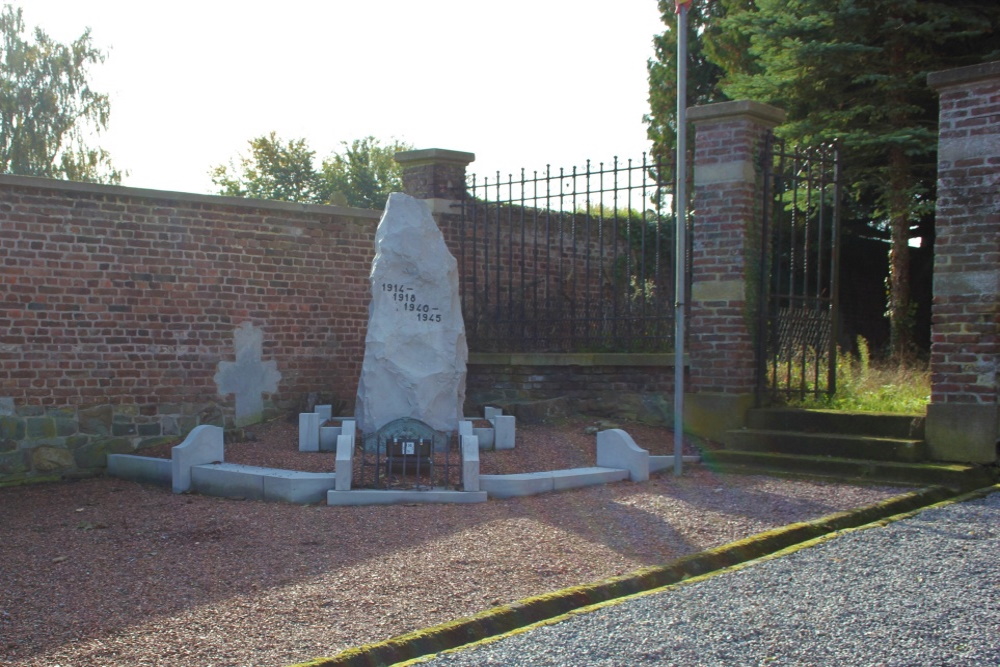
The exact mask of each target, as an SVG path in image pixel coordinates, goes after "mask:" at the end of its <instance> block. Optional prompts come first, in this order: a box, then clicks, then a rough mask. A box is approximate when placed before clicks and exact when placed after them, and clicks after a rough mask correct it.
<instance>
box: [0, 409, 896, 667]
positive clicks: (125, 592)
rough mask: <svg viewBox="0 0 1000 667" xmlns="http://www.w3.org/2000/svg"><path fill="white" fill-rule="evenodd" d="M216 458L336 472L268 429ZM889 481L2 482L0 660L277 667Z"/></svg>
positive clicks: (502, 463)
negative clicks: (322, 495) (373, 490)
mask: <svg viewBox="0 0 1000 667" xmlns="http://www.w3.org/2000/svg"><path fill="white" fill-rule="evenodd" d="M587 425H588V424H587V423H585V422H567V423H563V424H558V425H549V426H540V427H532V428H522V429H519V433H518V446H517V449H515V451H514V453H510V454H506V455H504V456H503V457H495V456H492V455H490V456H488V457H484V458H486V459H490V458H491V457H492V460H486V461H484V470H491V471H493V472H514V471H518V470H521V469H527V470H539V469H541V470H544V469H555V468H563V467H571V466H576V465H593V463H594V456H595V453H594V444H593V443H594V438H593V436H592V435H586V434H584V433H583V428H584V426H587ZM622 426H623V427H624V428H626V430H628V431H629V432H630V433H632V434H633V436H634V437H635V439H636V441H637V442H638V443H639V444H640V445H641V446H644V447H647V448H649V449H651V450H652V451H653V452H654V453H667V451H668V449H669V448H671V447H672V437H671V435H670V434H669V433H668V432H666V431H665V430H663V429H655V428H652V427H640V426H639V425H633V424H622ZM161 453H162V452H161ZM226 458H227V460H231V461H237V462H242V463H248V464H256V465H268V466H279V467H285V468H291V469H300V470H309V469H314V468H315V469H320V470H329V469H331V468H332V466H333V460H332V454H302V453H300V452H298V451H297V437H296V431H295V428H294V427H292V426H290V425H288V424H287V423H284V422H275V423H272V424H269V425H266V426H265V427H262V428H258V429H255V431H254V439H253V440H251V441H249V442H246V443H237V444H234V445H229V446H227V450H226ZM326 459H329V460H326ZM489 466H492V468H490V467H489ZM899 492H900V490H899V489H893V488H877V487H852V486H846V485H836V484H825V483H818V482H808V481H792V480H781V479H773V478H767V477H746V476H725V475H719V474H716V473H714V472H712V471H710V470H707V469H705V468H702V467H699V466H688V467H687V468H686V470H685V474H684V475H683V476H682V477H680V478H676V477H674V476H672V475H657V476H654V478H653V479H652V480H651V481H650V482H648V483H644V484H630V483H628V482H622V483H618V484H611V485H607V486H603V487H592V488H588V489H578V490H573V491H567V492H564V493H558V494H549V495H545V496H536V497H531V498H520V499H510V500H494V501H489V502H487V503H482V504H477V505H437V506H434V505H423V506H395V507H384V506H383V507H356V508H351V507H326V506H311V507H302V506H292V505H283V504H278V503H261V502H252V501H235V500H223V499H219V498H210V497H204V496H199V495H194V494H192V495H174V494H171V493H170V492H169V491H168V490H166V489H163V488H159V487H153V486H143V485H139V484H135V483H132V482H126V481H122V480H115V479H106V478H103V479H89V480H82V481H78V482H73V483H58V484H45V485H35V486H25V487H20V488H7V489H0V665H3V666H4V667H13V666H18V667H22V666H23V667H28V666H31V667H42V666H45V667H53V666H61V667H69V666H73V667H86V666H102V667H114V666H117V665H129V666H134V665H171V666H182V667H183V666H187V665H192V666H198V667H205V666H209V665H210V666H213V667H223V666H245V665H254V666H257V665H286V664H289V663H294V662H299V661H304V660H307V659H309V658H312V657H316V656H322V655H332V654H335V653H337V652H339V651H342V650H344V649H346V648H349V647H352V646H358V645H361V644H365V643H369V642H373V641H379V640H382V639H386V638H389V637H392V636H396V635H399V634H403V633H405V632H409V631H411V630H414V629H417V628H422V627H427V626H430V625H434V624H437V623H442V622H445V621H448V620H452V619H455V618H459V617H462V616H467V615H470V614H473V613H476V612H479V611H482V610H484V609H488V608H490V607H492V606H495V605H497V604H501V603H507V602H512V601H515V600H518V599H521V598H524V597H528V596H531V595H537V594H540V593H544V592H548V591H552V590H557V589H560V588H564V587H566V586H571V585H577V584H582V583H587V582H590V581H594V580H597V579H601V578H604V577H608V576H612V575H616V574H623V573H626V572H630V571H632V570H634V569H636V568H638V567H642V566H645V565H651V564H658V563H663V562H665V561H668V560H671V559H673V558H676V557H679V556H682V555H685V554H689V553H693V552H697V551H700V550H703V549H706V548H710V547H713V546H718V545H720V544H724V543H726V542H730V541H732V540H735V539H739V538H742V537H745V536H747V535H750V534H753V533H756V532H759V531H762V530H766V529H768V528H772V527H776V526H780V525H784V524H787V523H790V522H792V521H797V520H803V519H810V518H815V517H818V516H822V515H824V514H828V513H831V512H834V511H838V510H842V509H848V508H853V507H858V506H862V505H867V504H870V503H873V502H876V501H878V500H881V499H884V498H886V497H890V496H893V495H896V494H897V493H899Z"/></svg>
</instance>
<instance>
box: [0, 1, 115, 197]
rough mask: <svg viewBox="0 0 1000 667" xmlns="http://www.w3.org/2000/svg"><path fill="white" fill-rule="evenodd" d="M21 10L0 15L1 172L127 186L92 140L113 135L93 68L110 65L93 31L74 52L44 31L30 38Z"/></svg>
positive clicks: (7, 8)
mask: <svg viewBox="0 0 1000 667" xmlns="http://www.w3.org/2000/svg"><path fill="white" fill-rule="evenodd" d="M25 32H26V31H25V25H24V19H23V17H22V12H21V9H14V8H13V7H11V6H10V5H4V7H3V11H2V12H0V62H2V63H3V65H2V68H0V170H2V171H3V172H6V173H10V174H20V175H24V176H44V177H47V178H63V179H68V180H74V181H91V182H100V183H120V182H121V176H122V174H121V172H120V171H118V170H116V169H115V168H114V167H113V165H112V164H111V160H110V156H109V155H108V153H107V152H106V151H105V150H103V149H101V148H91V147H89V146H88V145H87V143H86V141H85V139H86V137H87V136H88V135H89V134H91V133H95V134H99V133H100V132H101V131H102V130H106V129H107V126H108V119H109V115H110V104H109V101H108V96H107V95H106V94H103V93H99V92H97V91H95V90H93V89H92V88H91V87H90V77H89V74H88V71H87V68H88V66H90V65H94V64H97V63H103V62H104V57H105V56H104V54H103V53H102V52H101V51H99V50H98V49H96V48H94V46H93V44H92V42H91V38H90V29H87V30H85V31H84V33H83V34H82V35H81V36H80V37H79V38H77V39H76V40H75V41H73V42H72V43H71V44H60V43H59V42H55V41H53V40H52V39H51V38H50V37H49V36H48V35H47V34H45V32H44V31H42V30H41V29H40V28H35V30H34V41H33V42H32V41H28V40H27V39H26V35H25Z"/></svg>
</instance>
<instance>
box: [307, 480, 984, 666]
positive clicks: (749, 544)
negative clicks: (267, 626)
mask: <svg viewBox="0 0 1000 667" xmlns="http://www.w3.org/2000/svg"><path fill="white" fill-rule="evenodd" d="M991 489H992V487H991ZM988 491H989V490H982V493H983V495H985V493H987V492H988ZM975 493H977V492H973V493H972V494H965V495H967V496H969V497H975ZM956 497H959V496H958V494H956V493H955V492H954V491H952V490H950V489H948V488H945V487H941V486H935V487H930V488H927V489H923V490H921V491H914V492H910V493H905V494H902V495H899V496H895V497H893V498H890V499H888V500H884V501H882V502H879V503H876V504H874V505H869V506H867V507H863V508H860V509H856V510H852V511H847V512H838V513H835V514H829V515H827V516H824V517H820V518H819V519H815V520H813V521H807V522H800V523H793V524H789V525H787V526H783V527H781V528H775V529H773V530H769V531H766V532H763V533H758V534H757V535H753V536H751V537H748V538H745V539H743V540H738V541H736V542H730V543H729V544H725V545H723V546H721V547H716V548H714V549H709V550H707V551H702V552H700V553H697V554H692V555H690V556H685V557H683V558H679V559H677V560H674V561H671V562H670V563H667V564H665V565H658V566H653V567H647V568H642V569H640V570H636V571H635V572H633V573H631V574H626V575H621V576H618V577H611V578H609V579H604V580H601V581H598V582H595V583H592V584H587V585H583V586H574V587H572V588H566V589H563V590H560V591H554V592H552V593H546V594H544V595H539V596H535V597H531V598H526V599H524V600H520V601H518V602H515V603H512V604H509V605H502V606H499V607H495V608H493V609H490V610H487V611H484V612H482V613H479V614H476V615H474V616H470V617H467V618H462V619H458V620H456V621H451V622H448V623H443V624H441V625H437V626H434V627H430V628H425V629H422V630H417V631H414V632H411V633H408V634H405V635H401V636H399V637H394V638H392V639H388V640H385V641H382V642H378V643H375V644H368V645H366V646H361V647H357V648H352V649H348V650H347V651H344V652H342V653H340V654H338V655H335V656H332V657H329V658H316V659H314V660H311V661H308V662H303V663H298V664H297V665H294V666H292V667H375V666H379V665H394V664H396V663H401V662H405V661H408V660H413V659H415V658H419V657H421V656H426V655H431V654H435V653H441V652H442V651H446V650H448V649H453V648H456V647H459V646H463V645H465V644H471V643H474V642H478V641H482V640H484V639H487V638H490V637H495V636H497V635H502V634H506V633H509V632H513V631H515V630H517V629H519V628H523V627H525V626H528V625H532V624H535V623H539V622H542V621H545V620H548V619H552V618H554V617H557V616H562V615H565V614H567V613H570V612H572V611H574V610H578V609H581V608H583V607H589V606H592V605H595V604H599V603H602V602H607V601H609V600H614V599H616V598H622V597H626V596H630V595H635V594H637V593H643V592H646V591H650V590H653V589H657V588H662V587H664V586H669V585H671V584H676V583H679V582H682V581H685V580H688V579H691V578H694V577H699V576H703V575H706V574H709V573H711V572H715V571H718V570H722V569H725V568H729V567H732V566H734V565H738V564H740V563H745V562H747V561H751V560H755V559H757V558H761V557H763V556H767V555H769V554H773V553H775V552H778V551H781V550H783V549H788V548H789V547H793V546H795V545H797V544H801V543H803V542H807V541H810V540H815V539H817V538H821V537H823V536H826V535H829V534H831V533H834V532H837V531H842V530H847V529H852V528H857V527H859V526H863V525H865V524H870V523H874V522H877V521H881V520H884V519H887V518H889V517H893V516H896V515H900V514H904V513H907V512H913V511H915V510H919V509H922V508H925V507H928V506H930V505H935V504H939V503H942V502H944V501H949V500H954V499H955V498H956ZM962 497H964V496H962Z"/></svg>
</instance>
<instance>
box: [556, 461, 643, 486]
mask: <svg viewBox="0 0 1000 667" xmlns="http://www.w3.org/2000/svg"><path fill="white" fill-rule="evenodd" d="M551 474H552V490H553V491H565V490H566V489H577V488H580V487H582V486H597V485H598V484H610V483H611V482H621V481H623V480H626V479H628V478H629V472H628V470H622V469H620V468H600V467H597V468H570V469H568V470H553V471H552V473H551Z"/></svg>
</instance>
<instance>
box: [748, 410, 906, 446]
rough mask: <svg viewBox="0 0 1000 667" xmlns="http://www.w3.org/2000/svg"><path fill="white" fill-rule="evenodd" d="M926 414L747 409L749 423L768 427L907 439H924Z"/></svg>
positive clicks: (752, 425) (771, 429) (807, 431)
mask: <svg viewBox="0 0 1000 667" xmlns="http://www.w3.org/2000/svg"><path fill="white" fill-rule="evenodd" d="M924 421H925V418H924V416H923V415H900V414H893V413H883V412H843V411H840V410H800V409H795V408H754V409H751V410H748V411H747V419H746V426H747V428H749V429H759V430H765V431H798V432H805V433H841V434H844V435H869V436H873V437H880V438H899V439H903V440H923V439H924Z"/></svg>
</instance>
